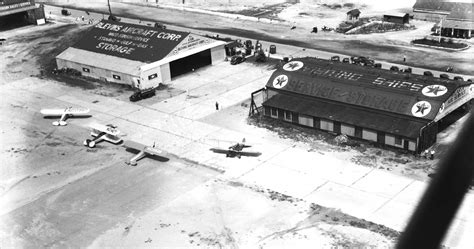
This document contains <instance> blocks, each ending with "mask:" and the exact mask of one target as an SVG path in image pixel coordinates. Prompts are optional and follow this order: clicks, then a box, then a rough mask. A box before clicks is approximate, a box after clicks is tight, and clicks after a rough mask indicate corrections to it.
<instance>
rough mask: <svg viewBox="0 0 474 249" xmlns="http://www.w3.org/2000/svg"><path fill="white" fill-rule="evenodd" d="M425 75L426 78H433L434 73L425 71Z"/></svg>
mask: <svg viewBox="0 0 474 249" xmlns="http://www.w3.org/2000/svg"><path fill="white" fill-rule="evenodd" d="M423 75H424V76H429V77H433V73H432V72H430V71H424V72H423Z"/></svg>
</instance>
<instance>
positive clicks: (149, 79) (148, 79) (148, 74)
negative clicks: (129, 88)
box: [136, 66, 163, 89]
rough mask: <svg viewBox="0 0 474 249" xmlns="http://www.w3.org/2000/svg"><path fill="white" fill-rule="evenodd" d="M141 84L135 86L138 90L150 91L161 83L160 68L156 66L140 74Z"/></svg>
mask: <svg viewBox="0 0 474 249" xmlns="http://www.w3.org/2000/svg"><path fill="white" fill-rule="evenodd" d="M140 78H141V82H140V84H141V85H140V86H136V87H137V88H139V89H150V88H155V87H158V86H159V85H160V83H163V79H162V75H161V67H160V66H157V67H154V68H151V69H148V70H146V71H142V72H141V76H140Z"/></svg>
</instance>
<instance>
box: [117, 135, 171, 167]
mask: <svg viewBox="0 0 474 249" xmlns="http://www.w3.org/2000/svg"><path fill="white" fill-rule="evenodd" d="M123 146H124V147H126V148H127V149H131V150H134V151H138V154H136V155H135V156H134V157H132V158H131V159H130V160H128V161H126V162H125V163H126V164H129V165H132V166H136V165H137V161H138V160H140V159H142V158H144V157H146V156H159V157H163V152H162V151H161V150H159V149H157V148H155V144H153V146H146V145H143V144H140V143H137V142H133V141H125V142H124V144H123Z"/></svg>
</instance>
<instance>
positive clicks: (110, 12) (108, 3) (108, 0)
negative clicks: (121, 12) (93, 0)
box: [107, 0, 112, 16]
mask: <svg viewBox="0 0 474 249" xmlns="http://www.w3.org/2000/svg"><path fill="white" fill-rule="evenodd" d="M107 5H108V6H109V15H110V16H111V15H112V9H111V8H110V0H107Z"/></svg>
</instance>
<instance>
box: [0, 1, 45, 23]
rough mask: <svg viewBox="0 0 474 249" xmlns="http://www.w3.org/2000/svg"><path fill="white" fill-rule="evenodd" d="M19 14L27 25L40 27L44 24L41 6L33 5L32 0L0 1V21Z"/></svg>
mask: <svg viewBox="0 0 474 249" xmlns="http://www.w3.org/2000/svg"><path fill="white" fill-rule="evenodd" d="M19 14H20V15H23V16H24V18H25V19H26V21H28V23H32V24H36V25H40V24H44V23H45V22H46V20H45V15H44V8H43V6H42V5H39V4H35V1H34V0H0V19H1V18H5V17H8V16H12V15H19ZM3 21H4V20H0V22H3Z"/></svg>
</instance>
